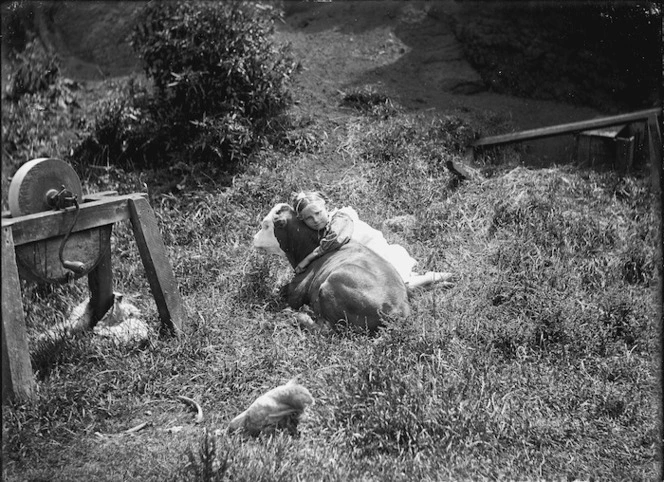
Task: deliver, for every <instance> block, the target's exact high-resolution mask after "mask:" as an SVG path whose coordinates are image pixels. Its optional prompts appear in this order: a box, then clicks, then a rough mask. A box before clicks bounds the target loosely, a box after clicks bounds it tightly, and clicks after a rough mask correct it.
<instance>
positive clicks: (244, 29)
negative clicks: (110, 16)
mask: <svg viewBox="0 0 664 482" xmlns="http://www.w3.org/2000/svg"><path fill="white" fill-rule="evenodd" d="M271 29H272V24H271V23H270V22H269V21H268V20H267V19H266V18H263V17H261V16H260V12H258V13H257V10H256V9H255V8H254V10H253V11H252V9H251V7H250V6H249V5H248V4H247V5H245V4H243V3H241V2H236V1H234V2H224V3H220V2H195V3H192V2H151V3H149V4H148V5H147V6H146V7H145V9H144V10H143V12H142V14H141V16H140V18H139V19H138V26H137V28H136V30H135V32H134V33H133V36H132V45H133V46H134V48H135V50H136V51H137V52H138V54H139V56H140V57H141V59H142V60H143V62H144V65H145V71H146V74H147V75H148V78H149V79H151V80H152V81H153V85H154V93H153V95H152V96H150V97H149V98H144V99H143V100H142V101H141V102H136V101H135V100H134V99H127V100H125V101H123V103H121V104H120V105H112V106H109V110H108V111H107V113H106V116H105V118H104V119H102V120H101V121H100V124H99V125H98V127H97V130H102V131H103V130H104V129H108V128H111V130H112V133H113V136H112V137H111V138H110V139H109V140H107V141H106V140H105V141H103V142H105V145H108V146H109V150H111V151H112V150H114V149H115V150H117V149H118V146H119V145H122V144H126V143H130V144H131V143H132V134H129V131H132V132H136V130H135V129H133V130H132V122H128V118H129V119H133V118H134V117H136V118H140V119H141V121H140V122H141V123H143V124H144V126H143V129H139V134H140V135H139V136H138V138H140V139H142V140H143V142H142V143H139V144H140V145H139V146H138V149H137V151H136V152H135V153H132V152H130V153H128V154H127V155H128V158H130V159H131V160H132V162H133V163H134V164H135V165H149V164H152V165H158V164H159V163H160V162H164V159H163V158H162V157H161V156H163V155H164V153H151V152H150V149H149V148H148V147H147V146H155V145H157V144H161V145H162V146H163V150H164V151H165V154H166V155H168V156H169V157H170V158H171V159H172V160H171V161H170V162H171V163H175V162H179V161H184V162H185V163H193V162H200V161H207V162H211V163H214V164H217V165H219V166H221V167H229V168H232V167H233V166H234V165H235V164H237V163H238V162H239V161H240V160H241V159H242V158H244V156H246V155H247V154H249V153H251V152H252V151H253V150H254V149H255V148H256V147H258V146H259V145H260V144H261V143H262V142H264V139H265V136H266V135H267V134H268V133H269V131H270V129H271V128H273V127H274V124H273V122H272V119H273V118H274V117H275V116H277V115H278V114H280V113H281V112H282V111H283V109H284V108H286V107H287V106H288V104H289V102H290V97H289V93H288V91H287V90H286V83H287V81H288V80H289V78H290V77H291V75H292V74H293V71H294V68H295V64H294V62H293V61H292V60H291V58H290V57H289V54H288V49H287V47H286V46H282V47H276V46H274V45H273V44H272V43H271V41H270V39H269V36H270V34H271ZM132 109H136V110H138V112H133V116H132ZM128 116H129V117H128ZM135 122H136V121H135ZM135 122H134V124H135ZM96 137H97V141H98V142H100V140H99V137H100V135H99V133H97V135H96ZM113 137H114V138H113ZM144 146H145V148H146V152H140V149H141V148H143V147H144ZM158 154H159V155H158ZM140 156H143V158H141V157H140ZM148 157H149V158H148ZM120 162H122V160H120ZM166 162H169V161H166Z"/></svg>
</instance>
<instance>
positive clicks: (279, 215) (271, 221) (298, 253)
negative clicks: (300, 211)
mask: <svg viewBox="0 0 664 482" xmlns="http://www.w3.org/2000/svg"><path fill="white" fill-rule="evenodd" d="M316 246H318V232H317V231H314V230H313V229H311V228H309V227H308V226H307V225H306V224H304V222H303V221H301V220H300V219H298V217H297V215H296V214H295V211H294V210H293V208H292V207H291V206H290V205H288V204H284V203H279V204H277V205H276V206H274V207H273V208H272V209H271V210H270V212H269V213H268V214H267V216H265V218H263V221H262V222H261V230H260V231H259V232H258V233H256V234H255V235H254V247H255V248H258V249H259V250H262V251H264V252H266V253H269V254H278V255H280V256H286V258H288V261H289V262H290V264H291V266H293V267H295V266H297V264H298V263H299V262H300V261H302V260H303V259H304V258H305V257H306V256H307V255H308V254H309V253H311V252H312V251H313V250H314V249H315V248H316Z"/></svg>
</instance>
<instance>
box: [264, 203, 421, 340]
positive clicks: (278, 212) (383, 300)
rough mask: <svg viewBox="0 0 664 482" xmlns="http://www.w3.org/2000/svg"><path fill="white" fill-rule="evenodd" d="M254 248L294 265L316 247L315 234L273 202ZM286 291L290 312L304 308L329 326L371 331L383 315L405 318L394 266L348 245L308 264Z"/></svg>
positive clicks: (353, 244)
mask: <svg viewBox="0 0 664 482" xmlns="http://www.w3.org/2000/svg"><path fill="white" fill-rule="evenodd" d="M254 246H255V247H256V248H259V249H262V250H264V251H265V252H268V253H272V254H279V255H282V256H285V257H286V258H287V259H288V261H289V263H290V264H291V266H293V267H295V266H297V265H298V263H299V262H300V261H302V259H304V258H305V257H306V256H307V255H308V254H309V253H311V252H312V251H313V250H314V248H315V247H316V246H318V235H317V233H316V231H314V230H312V229H310V228H309V227H307V226H306V225H305V224H304V222H302V221H301V220H299V219H298V218H297V216H296V214H295V211H294V210H293V209H292V208H291V207H290V206H289V205H288V204H277V205H276V206H275V207H274V208H272V210H271V211H270V212H269V213H268V215H267V216H266V217H265V218H264V219H263V222H262V223H261V230H260V231H259V232H258V233H256V235H255V236H254ZM286 289H287V294H288V304H289V305H290V306H291V307H292V308H294V309H299V308H300V307H302V306H303V305H309V306H310V307H311V309H312V310H313V312H314V314H315V315H316V316H317V317H319V318H322V319H324V320H326V321H328V322H330V323H332V324H336V323H340V322H342V323H343V322H345V323H348V324H349V325H351V326H353V327H356V328H360V329H365V330H369V331H374V330H376V329H377V328H378V326H380V324H381V320H382V319H383V318H384V317H389V318H404V317H407V316H408V315H409V314H410V306H409V304H408V293H407V290H406V285H405V284H404V281H403V279H402V277H401V276H400V275H399V273H397V271H396V269H395V268H394V266H392V264H391V263H389V262H388V261H386V260H385V259H384V258H382V257H381V256H379V255H378V254H376V253H375V252H373V251H372V250H371V249H369V248H367V247H365V246H363V245H361V244H359V243H356V242H354V241H351V242H349V243H348V244H346V245H344V246H343V247H341V249H339V250H337V251H333V252H330V253H327V254H325V255H323V256H321V257H320V258H318V259H316V260H315V261H313V262H312V263H311V264H309V266H307V268H306V270H305V271H304V272H303V273H301V274H298V275H295V277H294V278H293V280H292V281H291V282H290V283H289V284H288V285H287V287H286Z"/></svg>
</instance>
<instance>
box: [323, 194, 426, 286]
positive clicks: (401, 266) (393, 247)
mask: <svg viewBox="0 0 664 482" xmlns="http://www.w3.org/2000/svg"><path fill="white" fill-rule="evenodd" d="M338 211H341V212H344V213H346V214H347V215H348V216H350V218H351V219H352V220H353V223H354V229H353V235H352V236H351V239H352V240H354V241H357V242H358V243H361V244H363V245H365V246H366V247H367V248H369V249H371V250H372V251H374V252H375V253H377V254H379V255H380V256H382V257H383V258H385V259H386V260H387V261H389V262H390V263H391V264H392V266H394V267H395V268H396V270H397V271H398V272H399V274H400V275H401V277H402V278H403V280H404V281H408V279H409V278H410V277H411V276H412V274H413V268H414V267H415V265H416V264H417V261H415V259H413V258H412V257H411V255H410V254H408V251H406V248H404V247H403V246H401V245H399V244H388V242H387V240H386V239H385V236H383V233H381V232H380V231H378V230H377V229H374V228H372V227H371V226H369V225H368V224H367V223H365V222H364V221H362V220H360V218H359V216H358V214H357V212H356V211H355V209H353V208H351V207H343V208H341V209H338ZM331 214H333V213H331Z"/></svg>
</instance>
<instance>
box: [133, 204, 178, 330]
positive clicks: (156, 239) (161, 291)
mask: <svg viewBox="0 0 664 482" xmlns="http://www.w3.org/2000/svg"><path fill="white" fill-rule="evenodd" d="M129 212H130V216H131V224H132V227H133V229H134V235H135V236H136V243H137V244H138V251H139V252H140V254H141V259H142V261H143V266H144V268H145V274H146V276H147V278H148V282H149V283H150V289H151V290H152V296H154V300H155V302H156V303H157V311H158V312H159V318H160V319H161V324H162V329H163V330H165V331H167V332H170V333H174V334H177V332H179V331H181V330H182V328H183V323H184V320H185V316H186V315H185V312H184V307H183V306H182V299H181V298H180V292H179V290H178V286H177V283H176V282H175V275H174V274H173V268H172V267H171V264H170V262H169V260H168V258H167V257H166V248H165V246H164V241H163V240H162V238H161V234H160V233H159V228H158V226H157V219H156V218H155V215H154V211H152V207H150V204H149V203H148V201H147V200H146V199H145V198H142V197H141V198H138V199H130V200H129Z"/></svg>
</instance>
